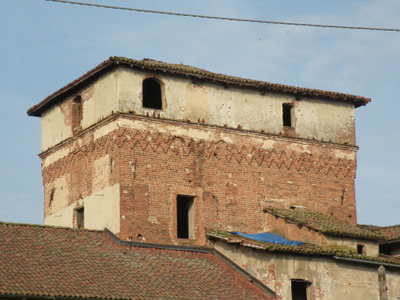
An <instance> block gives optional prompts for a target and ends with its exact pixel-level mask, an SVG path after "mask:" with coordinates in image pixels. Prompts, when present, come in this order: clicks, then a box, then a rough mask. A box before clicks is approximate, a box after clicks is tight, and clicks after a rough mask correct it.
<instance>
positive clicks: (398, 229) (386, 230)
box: [358, 225, 400, 241]
mask: <svg viewBox="0 0 400 300" xmlns="http://www.w3.org/2000/svg"><path fill="white" fill-rule="evenodd" d="M358 227H360V228H362V229H364V230H369V231H371V232H374V233H376V234H379V235H380V236H381V240H382V241H393V240H400V225H393V226H375V225H358Z"/></svg>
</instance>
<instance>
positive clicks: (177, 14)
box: [46, 0, 400, 32]
mask: <svg viewBox="0 0 400 300" xmlns="http://www.w3.org/2000/svg"><path fill="white" fill-rule="evenodd" d="M46 1H51V2H59V3H67V4H74V5H84V6H94V7H101V8H111V9H119V10H128V11H135V12H141V13H149V14H159V15H170V16H178V17H190V18H200V19H213V20H222V21H235V22H250V23H261V24H274V25H289V26H305V27H319V28H329V29H354V30H375V31H397V32H400V29H398V28H381V27H360V26H342V25H326V24H308V23H295V22H281V21H268V20H256V19H242V18H229V17H217V16H206V15H195V14H185V13H177V12H170V11H161V10H149V9H139V8H129V7H120V6H111V5H102V4H94V3H84V2H76V1H66V0H46Z"/></svg>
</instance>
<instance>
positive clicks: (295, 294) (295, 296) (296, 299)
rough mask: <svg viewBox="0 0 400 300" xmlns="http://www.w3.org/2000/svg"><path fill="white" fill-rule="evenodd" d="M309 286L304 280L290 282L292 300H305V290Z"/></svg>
mask: <svg viewBox="0 0 400 300" xmlns="http://www.w3.org/2000/svg"><path fill="white" fill-rule="evenodd" d="M310 284H311V283H310V282H308V281H305V280H292V300H307V299H308V298H307V290H308V287H309V286H310Z"/></svg>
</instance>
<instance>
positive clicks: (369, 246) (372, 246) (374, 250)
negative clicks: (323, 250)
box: [327, 237, 379, 256]
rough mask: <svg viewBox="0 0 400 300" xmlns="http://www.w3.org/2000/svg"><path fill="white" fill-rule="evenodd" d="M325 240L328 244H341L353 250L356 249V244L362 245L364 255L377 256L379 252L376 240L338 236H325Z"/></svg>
mask: <svg viewBox="0 0 400 300" xmlns="http://www.w3.org/2000/svg"><path fill="white" fill-rule="evenodd" d="M327 241H328V244H330V245H338V246H343V247H347V248H351V249H354V250H356V249H357V245H364V246H365V249H364V253H363V254H364V255H368V256H378V254H379V244H378V243H377V242H372V241H367V240H361V239H349V238H339V237H327Z"/></svg>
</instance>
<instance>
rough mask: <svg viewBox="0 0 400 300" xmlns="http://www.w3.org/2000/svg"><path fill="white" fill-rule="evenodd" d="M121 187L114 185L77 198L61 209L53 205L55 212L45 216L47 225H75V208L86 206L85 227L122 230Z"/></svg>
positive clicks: (114, 230)
mask: <svg viewBox="0 0 400 300" xmlns="http://www.w3.org/2000/svg"><path fill="white" fill-rule="evenodd" d="M119 192H120V188H119V185H118V184H116V185H113V186H110V187H107V188H105V189H102V190H98V191H96V192H95V193H93V194H91V195H89V196H88V197H86V198H82V199H77V200H76V201H73V203H71V204H70V205H68V206H64V207H62V208H60V209H56V208H55V207H54V206H53V207H52V209H53V211H54V212H53V213H50V214H48V215H46V216H45V219H44V224H45V225H54V226H66V227H74V210H75V208H77V207H84V208H85V213H84V215H85V221H84V222H85V228H87V229H98V230H103V229H104V228H108V229H109V230H111V231H112V232H114V233H119V232H120V199H119ZM59 202H60V201H59Z"/></svg>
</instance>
